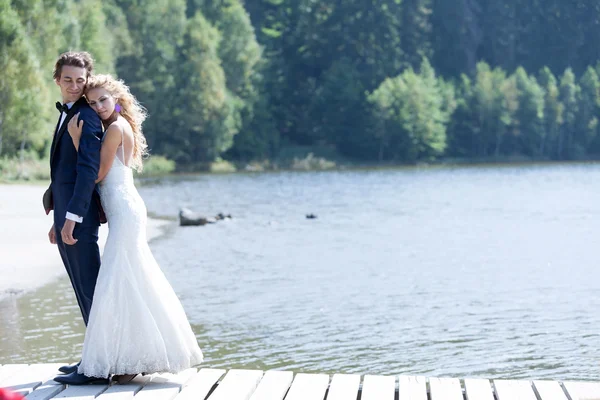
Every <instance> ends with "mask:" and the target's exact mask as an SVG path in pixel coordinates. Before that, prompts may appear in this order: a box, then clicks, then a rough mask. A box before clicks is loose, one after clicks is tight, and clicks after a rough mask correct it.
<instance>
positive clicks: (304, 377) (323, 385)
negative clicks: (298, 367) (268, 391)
mask: <svg viewBox="0 0 600 400" xmlns="http://www.w3.org/2000/svg"><path fill="white" fill-rule="evenodd" d="M327 386H329V375H324V374H304V373H300V374H296V377H295V378H294V381H293V382H292V386H291V387H290V391H289V392H288V394H287V396H286V397H285V400H323V399H324V398H325V392H326V391H327Z"/></svg>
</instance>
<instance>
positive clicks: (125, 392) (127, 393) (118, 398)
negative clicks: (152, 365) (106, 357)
mask: <svg viewBox="0 0 600 400" xmlns="http://www.w3.org/2000/svg"><path fill="white" fill-rule="evenodd" d="M150 379H152V376H151V375H146V376H142V375H138V376H136V377H135V378H133V379H132V380H131V381H129V382H127V383H126V384H122V385H119V384H112V385H111V386H110V387H109V388H108V389H106V390H105V391H104V392H102V394H100V395H99V396H98V397H97V400H131V399H133V396H135V394H136V393H137V392H139V391H140V390H142V388H143V387H144V385H145V384H146V383H148V382H149V381H150Z"/></svg>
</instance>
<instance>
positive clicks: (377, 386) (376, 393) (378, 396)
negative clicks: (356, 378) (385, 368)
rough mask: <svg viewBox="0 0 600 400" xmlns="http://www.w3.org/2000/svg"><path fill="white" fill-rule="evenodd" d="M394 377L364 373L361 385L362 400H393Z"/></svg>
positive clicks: (394, 389)
mask: <svg viewBox="0 0 600 400" xmlns="http://www.w3.org/2000/svg"><path fill="white" fill-rule="evenodd" d="M395 394H396V377H395V376H380V375H365V378H364V380H363V386H362V394H361V399H362V400H394V396H395Z"/></svg>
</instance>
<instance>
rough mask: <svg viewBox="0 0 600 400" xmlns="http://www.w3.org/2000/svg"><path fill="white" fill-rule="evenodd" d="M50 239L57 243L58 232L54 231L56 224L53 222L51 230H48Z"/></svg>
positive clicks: (51, 241)
mask: <svg viewBox="0 0 600 400" xmlns="http://www.w3.org/2000/svg"><path fill="white" fill-rule="evenodd" d="M48 239H50V243H52V244H56V232H54V224H52V227H51V228H50V232H48Z"/></svg>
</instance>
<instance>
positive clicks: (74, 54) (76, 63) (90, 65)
mask: <svg viewBox="0 0 600 400" xmlns="http://www.w3.org/2000/svg"><path fill="white" fill-rule="evenodd" d="M65 65H68V66H70V67H79V68H84V69H85V70H86V71H87V76H86V77H89V76H90V75H91V74H92V71H93V70H94V59H93V58H92V55H91V54H90V53H88V52H87V51H67V52H66V53H62V54H61V55H60V56H58V59H57V60H56V64H55V65H54V75H53V77H54V79H55V80H58V79H60V76H61V74H62V67H64V66H65Z"/></svg>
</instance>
